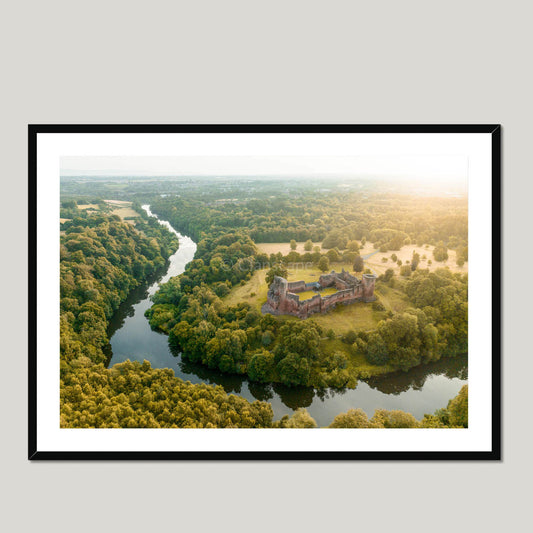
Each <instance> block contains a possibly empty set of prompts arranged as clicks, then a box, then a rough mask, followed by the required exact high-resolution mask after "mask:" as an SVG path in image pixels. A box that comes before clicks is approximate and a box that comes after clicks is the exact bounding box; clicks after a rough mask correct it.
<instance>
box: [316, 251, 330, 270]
mask: <svg viewBox="0 0 533 533" xmlns="http://www.w3.org/2000/svg"><path fill="white" fill-rule="evenodd" d="M318 269H319V270H320V271H321V272H327V271H328V270H329V259H328V258H327V257H326V256H325V255H323V256H322V257H321V258H320V260H319V261H318Z"/></svg>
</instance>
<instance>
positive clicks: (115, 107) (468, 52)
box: [0, 0, 533, 533]
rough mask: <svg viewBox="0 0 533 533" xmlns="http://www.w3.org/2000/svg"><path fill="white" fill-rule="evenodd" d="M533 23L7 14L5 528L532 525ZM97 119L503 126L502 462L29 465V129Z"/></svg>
mask: <svg viewBox="0 0 533 533" xmlns="http://www.w3.org/2000/svg"><path fill="white" fill-rule="evenodd" d="M531 17H532V13H531V7H530V3H529V2H524V1H521V2H519V1H512V0H509V1H507V2H493V1H489V0H483V1H477V0H470V1H468V2H465V1H464V0H461V1H455V0H449V1H447V2H429V1H427V0H424V1H409V0H403V1H398V0H392V1H380V2H369V1H365V2H358V1H329V2H326V1H312V0H305V1H292V2H288V1H287V0H285V1H269V2H265V1H264V2H259V1H252V0H245V1H240V2H237V1H220V0H219V1H215V2H204V1H201V2H200V1H197V2H178V1H172V2H170V1H169V2H138V1H131V0H130V1H118V0H117V1H114V2H109V1H105V2H103V1H99V0H93V1H92V2H83V3H82V2H72V1H71V0H70V1H64V2H60V1H54V0H48V1H47V2H42V1H40V2H37V1H33V2H32V1H23V0H21V1H18V2H10V3H6V4H5V5H4V8H3V10H2V18H1V22H0V26H1V29H0V41H1V43H0V44H1V46H0V54H1V55H2V58H1V62H0V69H1V71H0V77H1V79H2V81H1V82H0V92H1V99H0V105H1V113H0V116H1V134H0V135H1V137H0V146H1V147H2V149H1V163H0V164H1V167H0V168H1V180H0V184H1V197H2V200H3V201H2V204H3V209H1V210H0V217H1V225H0V228H1V230H2V261H1V263H2V270H3V273H4V276H6V277H4V280H5V282H4V284H3V290H2V295H3V301H4V305H3V306H2V307H1V308H0V309H1V310H0V313H1V320H0V324H2V335H1V337H0V339H1V340H0V343H1V344H0V353H1V354H2V386H1V387H0V394H1V401H2V404H1V405H2V418H3V419H2V426H3V430H2V439H0V442H1V446H2V454H1V461H2V465H1V470H0V472H1V476H0V479H1V482H0V487H1V490H2V497H1V498H0V507H1V508H2V510H1V512H0V524H1V525H2V526H3V528H2V529H3V530H4V531H24V532H25V531H45V530H46V531H48V530H50V531H55V532H58V533H59V532H63V531H77V532H89V531H91V532H92V531H132V532H137V531H167V530H170V529H173V530H177V529H185V528H187V529H190V528H195V530H197V531H206V530H210V529H213V530H218V531H226V530H228V531H229V530H232V531H235V530H247V531H272V530H273V529H274V528H276V529H280V530H287V529H288V528H293V530H296V529H295V528H298V530H320V531H325V530H332V531H335V530H337V531H341V530H348V528H349V529H350V530H359V531H361V530H364V531H404V530H405V531H422V530H424V531H427V530H428V527H430V528H431V530H432V531H434V532H444V531H446V532H450V531H469V530H474V529H475V530H481V531H500V530H502V529H503V528H505V527H506V526H508V525H509V526H510V527H511V528H512V524H511V523H510V522H511V521H515V520H516V521H518V523H520V521H521V520H522V519H527V518H529V513H528V505H529V503H530V502H529V498H528V494H529V490H528V487H526V486H525V484H524V481H523V477H525V476H524V474H525V473H526V472H527V469H528V468H529V469H530V468H531V459H530V455H531V454H530V450H529V449H530V443H531V440H530V437H531V430H530V426H531V422H530V420H529V416H528V415H529V413H528V412H527V410H526V409H527V406H528V404H529V398H528V395H529V390H530V387H529V382H530V376H531V374H532V372H531V370H532V364H531V360H532V357H531V346H530V345H529V344H528V343H527V338H526V335H527V332H528V331H529V329H530V324H529V322H530V320H529V317H530V316H531V310H530V301H531V288H530V286H529V285H528V283H526V281H527V280H528V279H529V276H528V274H527V270H526V275H525V276H524V278H525V280H522V279H521V278H522V276H520V272H521V268H520V267H526V268H527V265H528V264H531V263H528V260H530V259H531V251H530V244H529V239H528V235H527V234H526V233H525V230H526V229H530V228H531V219H530V216H529V215H530V209H529V207H530V198H531V192H532V190H531V189H532V187H531V141H532V135H531V126H530V122H531V115H532V106H531V95H532V94H533V87H532V79H531V56H530V54H531V48H532V44H533V43H532V37H531V28H530V24H531ZM91 122H92V123H360V124H365V123H478V122H479V123H502V124H503V125H504V209H505V226H504V230H505V241H504V242H505V246H504V249H505V256H504V264H505V270H506V273H508V274H510V273H511V272H513V274H514V275H512V276H511V275H507V276H506V281H505V286H504V291H505V292H504V304H505V305H504V311H505V320H504V322H505V332H506V335H505V340H504V361H505V363H504V368H505V372H504V390H505V397H504V411H505V417H504V456H505V459H504V461H503V463H501V464H473V463H472V464H468V463H467V464H465V463H452V464H421V463H418V464H417V463H367V464H365V463H343V464H339V463H331V464H327V463H318V464H317V463H315V464H309V463H301V464H290V463H289V464H281V463H280V464H253V463H234V464H220V463H193V464H183V463H160V464H158V463H152V464H148V463H143V464H133V463H109V464H106V463H86V464H82V463H55V464H51V463H40V464H30V463H29V462H27V461H26V407H27V405H26V393H27V388H26V371H27V364H26V341H25V335H26V323H25V321H26V299H25V298H26V282H25V272H26V240H25V239H26V218H25V217H26V190H27V189H26V170H27V169H26V148H27V147H26V125H27V124H28V123H91ZM6 198H8V199H9V200H6ZM520 231H521V233H520V234H519V232H520ZM513 233H514V234H515V235H514V237H513V236H512V235H513ZM517 267H518V268H517ZM487 357H489V354H487ZM526 523H527V522H526Z"/></svg>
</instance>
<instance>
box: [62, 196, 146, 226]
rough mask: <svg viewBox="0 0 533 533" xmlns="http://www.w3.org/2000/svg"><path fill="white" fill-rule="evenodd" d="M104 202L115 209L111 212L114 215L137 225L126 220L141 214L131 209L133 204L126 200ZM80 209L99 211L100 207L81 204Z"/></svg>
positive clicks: (131, 222) (132, 222) (133, 222)
mask: <svg viewBox="0 0 533 533" xmlns="http://www.w3.org/2000/svg"><path fill="white" fill-rule="evenodd" d="M104 202H105V203H106V204H107V205H109V207H112V208H113V209H112V211H111V214H112V215H118V216H119V217H120V218H121V219H122V220H124V221H125V222H128V223H129V224H133V225H135V220H126V219H127V218H130V217H133V218H138V217H139V213H137V211H134V210H133V209H132V208H131V202H126V201H125V200H104ZM78 209H83V210H89V211H99V210H100V206H98V204H81V205H78ZM65 220H68V219H61V221H62V222H64V221H65Z"/></svg>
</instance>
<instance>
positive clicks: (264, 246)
mask: <svg viewBox="0 0 533 533" xmlns="http://www.w3.org/2000/svg"><path fill="white" fill-rule="evenodd" d="M297 244H298V246H297V248H296V251H297V252H298V253H304V252H305V251H304V249H303V245H304V243H303V242H299V243H297ZM256 246H257V247H258V248H259V250H260V251H261V252H264V253H266V254H268V255H270V254H276V253H278V252H281V253H282V254H283V255H287V254H288V253H289V252H290V251H291V247H290V244H289V243H288V242H273V243H260V244H256ZM313 246H322V244H321V243H319V242H318V243H313ZM427 246H428V247H427V248H426V247H425V246H416V245H413V244H411V245H408V246H403V247H402V249H401V250H400V251H398V252H392V251H391V252H386V253H382V252H377V253H375V255H373V256H372V257H369V258H368V259H365V266H366V267H368V268H370V269H371V270H373V271H374V273H375V274H377V275H379V274H383V273H384V272H385V270H387V268H392V269H393V270H394V272H395V273H396V274H398V273H399V272H400V267H399V266H398V264H396V263H393V262H392V261H391V259H390V256H391V255H392V254H393V253H394V254H396V256H397V258H398V259H400V260H401V261H402V263H403V264H405V262H406V261H411V259H412V257H413V251H415V252H417V253H418V254H420V263H419V265H418V268H424V269H426V268H428V269H429V270H430V271H433V270H436V269H437V268H443V267H448V268H449V269H450V270H451V271H452V272H462V273H467V272H468V263H465V264H464V265H463V266H462V267H459V266H457V265H456V264H455V261H456V259H457V258H456V253H455V250H448V260H447V261H444V262H440V263H439V262H437V261H435V259H434V257H433V249H434V248H435V247H434V246H430V245H427ZM321 251H322V253H324V252H326V251H327V250H324V249H322V250H321ZM374 252H376V250H375V249H374V245H373V243H371V242H367V243H366V244H365V246H364V247H363V248H361V250H360V254H361V255H362V256H365V255H368V254H371V253H374ZM424 255H425V256H426V259H423V257H424ZM384 257H386V258H387V262H386V263H384V262H383V261H382V258H384ZM428 260H431V261H432V264H431V265H428ZM342 267H344V268H345V269H346V270H350V271H352V265H351V264H350V265H348V264H340V263H331V268H332V269H335V270H341V269H342ZM299 279H305V278H299ZM291 281H292V280H291ZM294 281H295V280H294ZM305 281H315V280H307V279H306V280H305Z"/></svg>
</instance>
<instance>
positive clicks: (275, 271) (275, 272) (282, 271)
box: [265, 263, 289, 285]
mask: <svg viewBox="0 0 533 533" xmlns="http://www.w3.org/2000/svg"><path fill="white" fill-rule="evenodd" d="M288 275H289V271H288V270H287V267H286V266H285V265H283V264H282V263H277V264H275V265H274V266H273V267H272V268H270V269H269V270H268V272H267V273H266V276H265V281H266V282H267V285H270V284H271V283H272V282H273V281H274V276H279V277H281V278H287V276H288Z"/></svg>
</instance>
